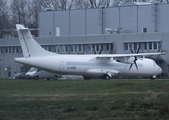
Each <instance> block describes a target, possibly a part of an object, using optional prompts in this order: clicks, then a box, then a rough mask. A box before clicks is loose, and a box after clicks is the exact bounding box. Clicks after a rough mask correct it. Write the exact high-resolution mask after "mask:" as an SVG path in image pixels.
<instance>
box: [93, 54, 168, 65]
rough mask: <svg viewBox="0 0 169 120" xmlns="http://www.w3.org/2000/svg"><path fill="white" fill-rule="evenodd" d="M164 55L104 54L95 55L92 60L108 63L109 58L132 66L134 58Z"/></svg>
mask: <svg viewBox="0 0 169 120" xmlns="http://www.w3.org/2000/svg"><path fill="white" fill-rule="evenodd" d="M162 54H165V53H161V52H159V53H138V54H104V55H96V56H95V57H94V58H92V59H91V60H90V61H92V60H94V59H95V60H97V61H103V60H104V61H109V60H110V59H111V58H113V59H114V60H116V61H117V62H122V63H127V64H132V63H133V62H134V59H135V58H134V57H137V56H151V55H162Z"/></svg>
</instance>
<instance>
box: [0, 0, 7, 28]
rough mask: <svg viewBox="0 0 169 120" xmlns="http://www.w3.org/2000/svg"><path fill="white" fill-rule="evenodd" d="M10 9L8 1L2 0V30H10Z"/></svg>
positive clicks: (0, 13) (0, 20) (0, 9)
mask: <svg viewBox="0 0 169 120" xmlns="http://www.w3.org/2000/svg"><path fill="white" fill-rule="evenodd" d="M8 9H9V7H8V5H7V1H6V0H0V28H1V29H6V28H9V11H8Z"/></svg>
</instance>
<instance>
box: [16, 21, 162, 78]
mask: <svg viewBox="0 0 169 120" xmlns="http://www.w3.org/2000/svg"><path fill="white" fill-rule="evenodd" d="M16 28H17V32H18V37H19V41H20V44H21V48H22V51H23V55H24V57H21V58H15V61H16V62H18V63H22V64H26V65H30V66H33V67H36V68H40V69H43V70H46V71H49V72H53V73H57V74H67V75H82V76H83V77H88V78H90V77H92V78H94V77H95V78H98V77H102V78H105V79H109V78H110V77H112V76H115V75H119V74H120V75H122V76H151V77H152V78H156V75H158V74H160V73H161V72H162V69H161V68H160V67H159V66H158V65H157V64H156V63H155V62H154V61H153V60H152V59H148V58H144V57H142V58H140V57H139V56H148V55H160V54H161V53H138V54H101V55H100V54H99V55H97V54H95V55H66V54H56V53H53V52H49V51H47V50H45V49H43V48H42V47H41V46H40V45H39V44H38V43H37V42H36V41H35V40H34V39H33V37H32V35H31V33H30V29H28V28H25V27H24V26H23V25H20V24H17V25H16ZM138 57H139V58H138Z"/></svg>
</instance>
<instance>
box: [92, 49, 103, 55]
mask: <svg viewBox="0 0 169 120" xmlns="http://www.w3.org/2000/svg"><path fill="white" fill-rule="evenodd" d="M92 50H93V52H94V54H96V51H95V49H94V48H92ZM101 53H102V49H100V51H99V54H101Z"/></svg>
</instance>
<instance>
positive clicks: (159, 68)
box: [158, 66, 162, 74]
mask: <svg viewBox="0 0 169 120" xmlns="http://www.w3.org/2000/svg"><path fill="white" fill-rule="evenodd" d="M158 72H159V74H160V73H161V72H162V69H161V67H160V66H158Z"/></svg>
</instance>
